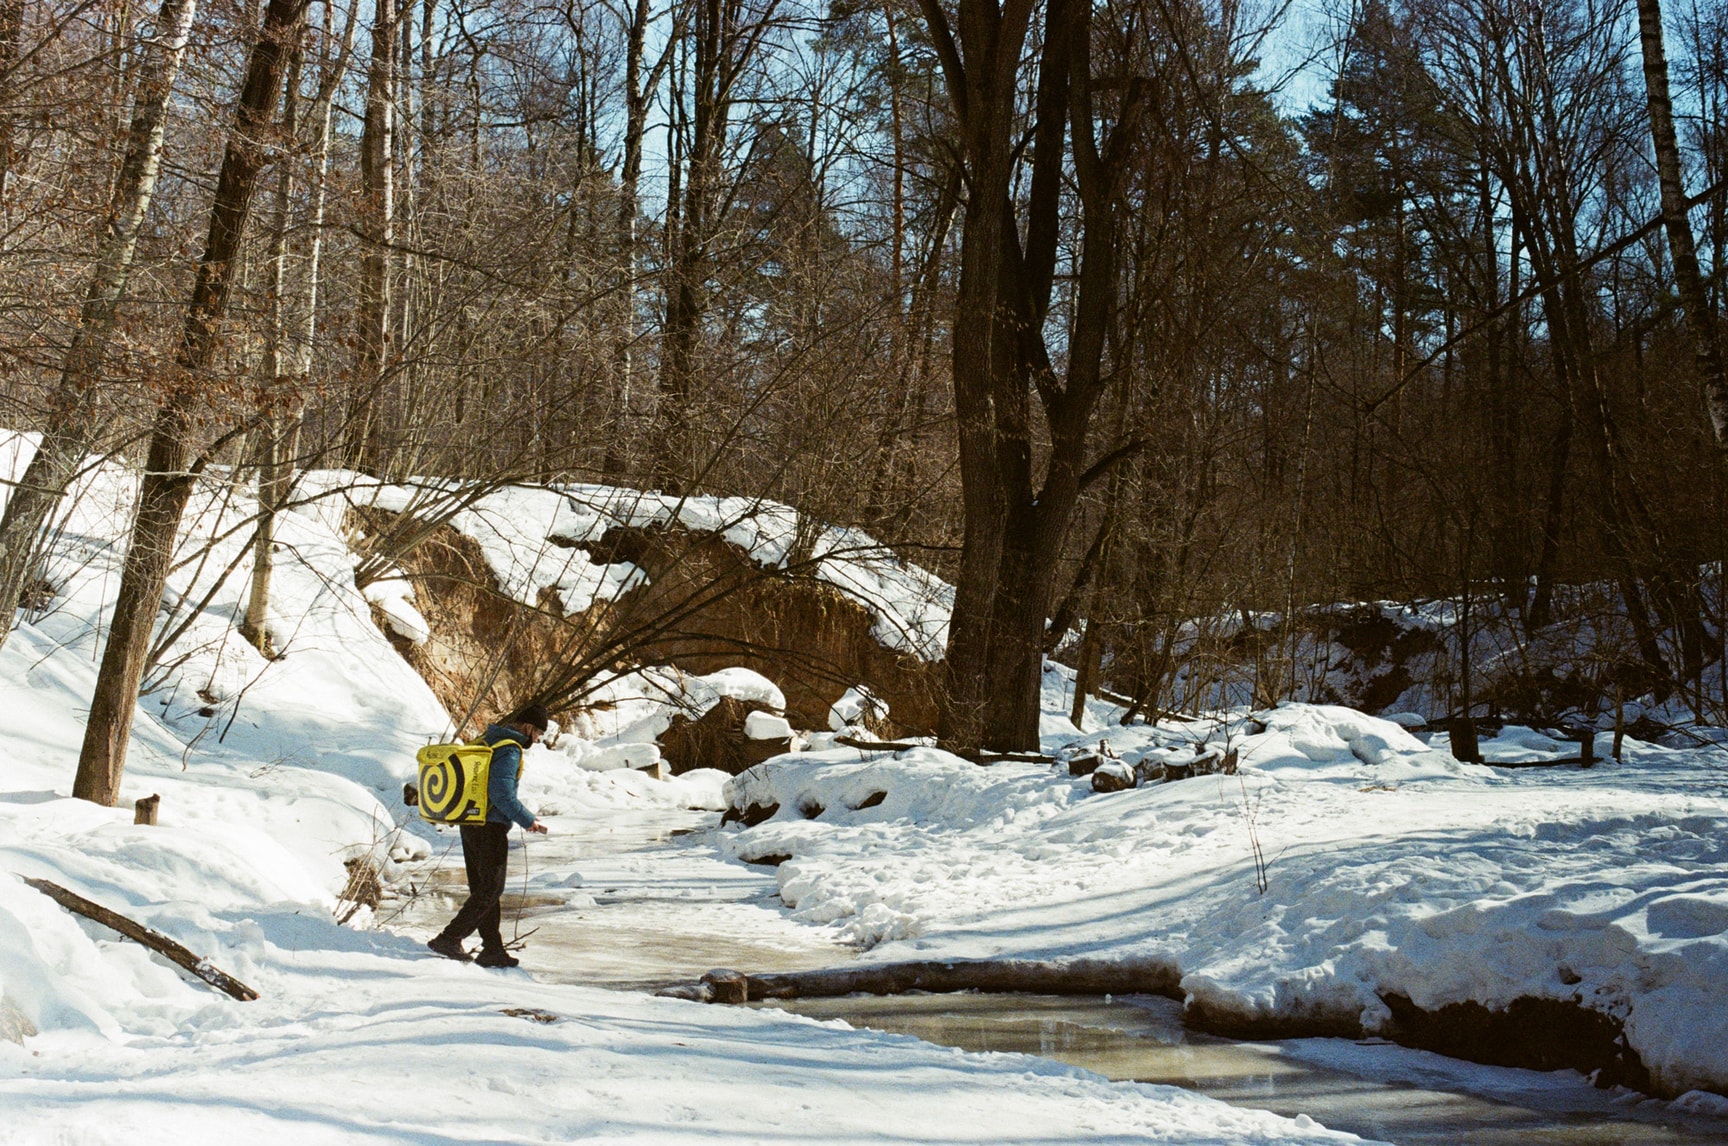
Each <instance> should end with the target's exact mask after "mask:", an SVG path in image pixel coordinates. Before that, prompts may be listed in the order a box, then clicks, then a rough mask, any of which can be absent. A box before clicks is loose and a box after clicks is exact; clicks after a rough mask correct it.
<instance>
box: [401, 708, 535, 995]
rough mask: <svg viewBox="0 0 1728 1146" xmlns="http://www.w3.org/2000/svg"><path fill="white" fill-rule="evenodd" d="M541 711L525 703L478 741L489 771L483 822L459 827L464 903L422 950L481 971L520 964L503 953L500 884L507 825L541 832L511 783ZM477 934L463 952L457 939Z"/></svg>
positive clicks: (506, 862) (518, 775)
mask: <svg viewBox="0 0 1728 1146" xmlns="http://www.w3.org/2000/svg"><path fill="white" fill-rule="evenodd" d="M546 724H547V712H546V709H545V708H544V707H543V706H541V705H538V704H530V705H529V706H528V707H526V708H523V709H520V710H518V711H517V712H516V714H515V715H513V716H510V717H508V718H507V719H506V720H505V721H504V722H503V723H502V724H488V725H487V726H486V731H485V732H484V733H482V734H481V737H480V738H481V739H482V740H484V741H485V742H486V743H487V744H490V745H492V769H491V772H490V774H489V779H488V780H487V783H486V803H487V809H486V822H485V823H483V824H463V825H462V862H463V864H464V865H465V866H466V867H467V868H468V900H467V902H465V903H464V904H463V905H462V909H461V910H460V911H458V912H457V913H456V918H454V919H452V920H451V921H450V923H449V925H448V926H446V927H445V928H444V930H442V931H440V932H439V933H438V934H437V935H434V936H433V937H432V938H431V939H429V940H427V942H426V946H428V947H430V948H431V949H432V950H434V951H436V952H438V954H440V955H443V956H444V957H446V958H448V959H459V960H461V961H462V962H464V963H466V962H468V961H469V960H470V959H472V960H473V961H474V962H476V963H478V964H479V965H480V966H482V967H514V966H516V965H517V964H518V963H520V962H521V960H519V959H517V958H516V957H515V956H513V955H511V954H510V953H509V952H508V951H506V950H504V936H503V935H502V934H500V932H499V930H498V923H499V919H500V917H501V915H502V912H501V910H500V908H499V900H500V899H502V898H503V895H504V880H505V876H506V874H507V872H508V869H509V861H510V825H511V824H512V823H517V824H521V825H522V827H523V828H525V829H527V830H528V831H530V832H541V833H544V832H545V831H546V825H545V824H542V823H541V822H540V821H539V820H538V819H536V818H535V817H534V814H533V813H532V812H530V811H529V810H528V809H527V808H524V807H523V806H522V801H521V800H520V799H518V798H517V796H516V785H517V782H518V780H519V779H520V778H521V775H522V753H523V751H524V750H526V749H527V748H528V746H529V745H531V744H536V743H538V742H539V740H540V737H542V736H544V735H545V734H546ZM476 931H478V932H479V933H480V954H479V956H478V957H475V956H472V955H470V954H468V952H467V951H466V950H464V949H463V947H462V941H463V940H464V939H466V938H468V936H470V935H472V934H473V933H474V932H476Z"/></svg>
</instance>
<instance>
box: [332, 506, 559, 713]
mask: <svg viewBox="0 0 1728 1146" xmlns="http://www.w3.org/2000/svg"><path fill="white" fill-rule="evenodd" d="M394 516H395V515H394V514H391V513H388V512H387V511H384V510H379V509H372V508H368V507H359V508H355V509H352V510H350V511H349V524H350V526H351V527H358V528H359V529H360V530H362V531H363V532H364V533H365V534H369V535H373V536H376V535H378V534H379V533H381V532H382V531H383V530H384V529H385V528H386V526H387V524H388V521H389V519H390V518H392V517H394ZM364 544H365V543H364V541H360V542H359V543H358V545H359V546H360V547H362V548H363V546H364ZM399 565H400V566H401V568H402V570H403V572H404V573H405V574H406V575H407V578H408V580H409V582H410V583H411V584H412V585H413V586H414V606H415V608H417V609H419V611H420V614H421V616H423V617H425V618H426V624H427V627H428V628H430V629H431V631H432V635H431V637H430V638H428V639H427V640H426V641H425V642H424V643H422V644H418V645H416V644H413V643H411V642H410V641H408V640H407V639H405V638H403V637H399V636H397V635H396V634H395V633H394V632H392V631H391V630H390V627H389V626H388V625H387V624H385V623H384V619H383V617H382V615H381V613H380V611H379V610H378V609H377V608H374V609H373V620H374V621H376V622H377V623H378V627H379V628H380V629H381V630H383V632H384V634H385V635H386V636H388V637H389V638H390V643H391V644H392V645H393V646H395V648H396V651H397V652H399V653H401V654H402V658H403V659H404V660H406V661H407V662H408V663H409V664H411V665H413V666H414V669H415V670H416V671H417V672H419V674H420V675H421V676H422V677H424V678H425V679H426V683H427V684H429V685H431V686H432V692H433V694H434V695H436V696H437V697H438V699H439V701H440V702H442V703H443V705H444V707H445V709H446V710H448V711H449V712H450V713H451V715H452V716H454V717H455V718H457V719H461V718H462V716H463V715H464V714H466V713H468V712H469V711H470V710H472V711H473V714H474V715H473V719H471V720H469V721H468V723H467V725H466V726H465V727H464V728H463V729H462V732H463V734H464V735H468V734H472V733H474V732H476V731H478V728H479V726H480V724H481V723H482V722H484V721H487V720H495V719H497V718H498V717H500V716H502V715H504V714H506V713H508V712H509V711H510V710H511V709H512V708H514V707H515V706H516V705H518V704H520V703H522V702H523V701H524V700H526V699H527V698H528V697H529V696H531V695H532V694H533V692H534V688H535V685H536V682H537V676H538V672H539V669H540V666H542V665H544V664H545V663H546V661H547V658H549V657H550V656H551V655H552V654H553V652H554V651H555V650H556V648H557V647H558V634H559V629H560V625H559V623H558V621H557V619H556V617H557V613H558V606H557V602H556V601H553V600H548V601H547V602H545V604H546V606H547V613H550V614H551V615H550V616H548V615H546V614H545V613H536V612H535V611H534V610H532V609H524V608H522V607H521V606H520V605H519V604H517V603H516V602H515V601H513V600H510V599H509V598H507V597H505V596H504V595H503V593H501V592H500V591H499V588H498V581H497V579H496V578H495V577H493V575H492V570H491V568H490V567H488V566H487V564H486V558H485V555H484V554H483V553H482V552H481V550H480V546H479V544H478V543H476V542H475V541H474V540H473V539H471V538H469V537H467V536H465V535H463V534H461V533H458V532H457V531H456V530H454V529H451V528H450V527H448V526H445V527H443V528H441V529H439V530H437V531H436V532H435V533H434V534H433V535H432V536H431V537H430V538H429V539H428V540H426V541H424V542H422V543H421V544H420V545H419V546H417V547H416V548H415V549H413V550H412V551H411V552H409V553H408V554H407V555H406V556H405V557H404V558H403V559H402V560H401V561H400V562H399Z"/></svg>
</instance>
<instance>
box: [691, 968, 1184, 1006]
mask: <svg viewBox="0 0 1728 1146" xmlns="http://www.w3.org/2000/svg"><path fill="white" fill-rule="evenodd" d="M740 979H742V980H743V990H742V992H740V991H739V987H738V980H740ZM1180 984H1181V975H1180V974H1179V972H1178V971H1177V968H1176V965H1175V964H1173V963H1166V962H1157V961H1149V962H1127V963H1113V962H1107V961H1105V960H1101V959H1075V960H1071V961H1068V962H1065V963H1052V962H1043V961H1039V960H1034V959H1000V960H995V959H982V960H969V961H965V962H956V963H941V962H914V963H884V964H881V965H878V966H874V967H834V968H829V969H825V970H819V971H786V972H780V973H777V974H771V975H741V974H740V973H739V972H737V971H725V970H715V971H710V972H708V974H706V975H704V976H702V981H701V982H700V983H694V984H686V985H682V986H677V987H671V988H668V989H667V990H665V991H663V992H661V993H662V994H664V995H667V996H670V997H672V998H680V999H697V1000H701V1001H704V1002H734V1001H735V1002H743V1001H745V999H748V1000H749V1001H751V1002H755V1001H757V1000H759V999H831V998H836V997H838V996H841V995H860V994H862V995H903V994H905V993H906V992H908V991H929V992H931V993H933V994H946V993H950V992H953V991H990V992H996V993H1005V992H1016V993H1020V994H1027V995H1166V996H1169V997H1171V998H1177V999H1179V998H1182V992H1181V989H1180ZM740 994H742V996H743V997H742V998H741V997H739V996H740Z"/></svg>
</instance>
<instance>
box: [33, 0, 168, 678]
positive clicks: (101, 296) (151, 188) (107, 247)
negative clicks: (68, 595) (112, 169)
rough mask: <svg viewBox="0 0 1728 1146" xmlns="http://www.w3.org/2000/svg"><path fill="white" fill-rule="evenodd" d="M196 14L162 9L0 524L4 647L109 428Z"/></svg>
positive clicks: (146, 47)
mask: <svg viewBox="0 0 1728 1146" xmlns="http://www.w3.org/2000/svg"><path fill="white" fill-rule="evenodd" d="M197 8H198V5H197V0H162V7H161V8H160V10H159V11H158V12H157V16H156V24H155V27H154V28H153V29H152V30H151V33H150V35H149V36H148V37H147V38H146V39H145V41H144V56H143V61H142V63H141V65H140V66H141V74H140V76H139V82H138V95H137V99H136V102H135V105H134V108H133V113H132V124H131V127H130V128H129V129H128V131H127V134H126V154H125V159H124V160H123V161H122V163H121V167H120V176H119V179H118V180H117V181H116V183H115V188H114V196H113V206H112V209H111V210H110V212H109V215H108V222H107V227H106V229H105V232H104V234H103V238H102V242H101V244H100V245H99V247H98V249H97V253H96V265H95V267H94V268H93V270H92V271H91V275H90V285H89V289H88V290H87V292H86V293H85V296H84V305H83V309H82V310H81V311H80V313H79V317H78V326H77V329H76V330H75V332H74V334H73V337H72V343H71V345H70V347H68V349H67V351H66V357H65V360H64V363H63V365H62V367H61V370H60V380H59V384H58V385H57V386H56V387H55V388H54V390H53V392H52V393H51V395H50V397H49V409H48V418H47V424H46V429H45V430H44V432H43V435H42V441H41V444H40V445H39V446H38V447H37V449H36V453H35V455H34V456H33V457H32V458H31V459H30V464H29V466H28V467H26V468H25V471H24V476H23V478H22V480H21V481H20V482H19V483H18V485H17V486H16V487H15V488H14V489H13V490H12V491H11V495H10V496H9V497H8V498H7V500H6V511H5V514H4V515H3V516H0V602H5V603H6V604H7V608H6V612H5V620H6V623H4V624H0V645H4V644H5V641H6V637H7V635H8V634H9V633H10V632H11V629H12V626H11V623H10V622H11V619H12V610H11V608H10V605H11V603H13V602H16V601H17V600H18V598H19V594H20V592H21V590H22V589H23V586H24V583H25V581H26V580H27V579H28V577H29V575H30V570H31V567H32V563H33V561H34V559H35V552H36V546H37V543H38V538H39V536H40V534H41V532H42V526H43V524H44V523H45V522H46V521H47V520H48V516H49V514H51V513H52V512H53V511H54V507H55V506H56V505H58V504H59V502H60V499H61V497H62V496H63V495H64V494H65V492H66V487H67V485H68V484H69V483H70V482H71V481H72V478H73V476H74V475H75V473H76V471H77V468H78V465H79V463H80V462H81V461H82V460H83V459H84V456H85V454H86V453H88V452H89V450H90V447H91V446H92V444H93V443H94V442H95V440H96V437H97V433H98V430H99V428H100V425H101V420H100V415H101V404H102V394H103V377H102V371H103V364H104V362H105V361H106V359H107V354H108V346H109V342H110V339H111V338H112V336H113V333H114V324H115V316H116V314H117V313H118V311H119V306H120V301H121V299H122V298H123V297H124V296H125V294H126V281H127V277H128V275H129V274H130V273H131V270H132V260H133V256H134V255H135V254H136V252H137V250H138V234H139V231H140V230H141V229H142V228H143V226H144V218H145V216H146V215H147V214H148V213H149V211H150V202H151V199H152V198H153V197H154V196H155V194H156V184H157V181H158V179H159V177H160V175H161V171H162V140H163V135H164V132H165V130H166V127H167V122H168V103H169V100H170V98H171V96H172V94H173V89H174V78H175V76H176V75H177V74H178V73H179V71H180V63H181V61H182V59H183V58H184V57H185V54H186V42H187V40H188V38H189V37H190V36H191V33H192V21H193V17H194V15H195V14H196V12H197Z"/></svg>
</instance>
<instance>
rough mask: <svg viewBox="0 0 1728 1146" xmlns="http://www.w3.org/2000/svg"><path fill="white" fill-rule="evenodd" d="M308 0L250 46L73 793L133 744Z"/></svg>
mask: <svg viewBox="0 0 1728 1146" xmlns="http://www.w3.org/2000/svg"><path fill="white" fill-rule="evenodd" d="M307 3H308V0H270V4H269V6H268V7H267V8H266V9H265V13H264V24H263V28H262V29H261V30H260V32H259V34H258V39H257V41H256V42H255V43H254V44H253V46H252V52H251V57H250V59H249V61H248V63H247V68H246V79H245V84H244V86H243V87H242V88H241V90H240V100H239V103H238V104H237V105H236V106H235V109H234V121H233V127H232V129H231V131H230V133H229V136H228V145H227V149H226V151H225V152H224V154H223V157H222V168H221V171H220V173H219V174H218V176H217V180H216V197H215V200H214V202H213V203H212V205H211V208H210V230H209V235H208V237H207V238H206V240H205V245H204V253H203V255H202V256H201V257H200V258H199V260H198V275H197V279H196V282H195V283H194V285H193V288H192V297H191V300H190V301H189V302H188V304H187V306H186V311H185V323H184V326H183V328H182V331H181V338H180V344H179V348H178V350H177V351H176V354H175V358H174V370H173V373H172V375H171V376H170V378H169V379H168V380H167V385H166V387H165V388H164V392H163V394H162V397H161V400H160V402H159V403H158V406H157V411H156V416H155V420H154V424H153V425H152V428H151V437H150V451H149V456H148V458H147V459H146V461H145V467H144V477H143V482H142V485H141V486H140V488H139V492H138V507H137V510H136V513H135V516H134V518H133V523H132V535H131V542H130V545H129V546H128V548H127V550H126V560H125V564H124V567H123V569H122V572H121V576H120V592H119V597H118V599H117V600H116V602H115V605H114V617H113V620H112V622H111V623H110V625H109V630H108V641H107V644H106V646H105V647H104V648H103V650H102V665H101V668H100V669H99V670H98V672H97V677H96V691H95V695H94V697H93V698H92V700H91V704H90V720H89V723H88V724H86V725H85V728H84V744H83V748H82V749H81V750H80V752H79V756H78V774H77V777H76V779H75V780H74V781H73V786H72V794H73V795H74V796H76V797H78V798H80V799H84V800H90V801H93V802H95V803H98V804H109V805H112V804H113V803H114V802H115V801H116V799H118V797H119V793H120V778H121V775H122V773H123V772H124V770H125V767H126V747H127V741H128V740H129V739H130V736H131V732H132V716H133V713H134V712H135V711H136V708H137V703H138V684H139V682H140V681H141V680H142V679H143V676H144V668H145V661H146V659H147V658H148V656H149V652H150V647H151V641H150V636H151V630H152V629H153V628H154V624H155V620H156V613H157V610H158V609H159V607H160V605H161V602H162V592H163V589H164V588H165V587H166V585H167V582H168V569H169V565H170V562H171V560H172V557H173V552H174V537H175V533H176V532H177V531H178V529H179V527H180V519H181V517H182V515H183V514H184V513H185V509H186V502H187V500H188V499H189V498H190V497H191V494H192V487H193V485H194V484H195V483H196V481H197V479H198V475H199V473H200V472H202V469H203V467H204V464H205V462H206V461H207V460H208V458H209V455H208V454H206V455H205V456H204V458H201V459H198V460H197V461H194V458H193V435H194V434H195V433H196V432H197V426H198V417H199V414H200V413H201V412H202V409H208V408H209V407H210V406H211V405H212V404H213V398H214V396H213V395H212V394H211V393H210V384H211V380H210V379H209V378H208V377H207V373H208V371H209V370H210V367H211V365H212V363H213V362H214V359H215V356H216V352H217V348H218V344H219V342H220V336H221V324H222V321H223V318H224V316H225V314H226V311H227V308H228V300H229V297H230V295H231V293H232V291H233V287H234V271H235V262H236V260H237V259H238V257H239V255H240V245H241V240H242V238H243V237H244V235H245V232H246V222H247V219H248V218H249V216H250V214H251V209H252V198H253V194H254V192H255V191H256V190H257V186H258V177H259V175H260V174H261V173H262V171H263V169H264V165H265V162H266V159H267V155H268V147H269V139H268V136H269V133H270V128H271V119H272V115H273V112H274V109H275V107H276V103H277V100H278V99H279V98H280V96H281V94H282V74H283V70H284V68H285V66H286V63H287V59H288V56H289V55H290V54H291V52H292V51H293V47H294V44H295V43H296V42H297V41H298V39H299V36H300V25H301V21H302V20H303V18H304V16H305V13H306V6H307Z"/></svg>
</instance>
